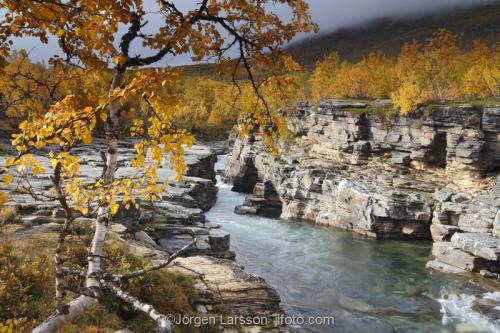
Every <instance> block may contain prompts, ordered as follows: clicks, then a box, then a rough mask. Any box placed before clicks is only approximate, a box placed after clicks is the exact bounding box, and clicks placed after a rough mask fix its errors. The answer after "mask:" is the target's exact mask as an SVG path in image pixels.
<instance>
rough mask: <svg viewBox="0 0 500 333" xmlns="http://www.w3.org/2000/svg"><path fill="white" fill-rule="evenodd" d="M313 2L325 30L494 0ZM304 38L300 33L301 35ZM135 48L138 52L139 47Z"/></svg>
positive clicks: (185, 6) (26, 44)
mask: <svg viewBox="0 0 500 333" xmlns="http://www.w3.org/2000/svg"><path fill="white" fill-rule="evenodd" d="M307 1H308V2H309V4H310V10H311V16H312V17H313V19H314V21H315V22H317V23H318V25H319V26H320V29H321V31H322V32H328V31H332V30H335V29H339V28H343V27H349V26H354V25H358V24H361V23H363V22H366V21H369V20H373V19H377V18H383V17H401V16H408V15H421V14H425V13H429V12H435V11H440V10H444V9H447V8H451V7H463V6H471V5H478V4H483V3H489V2H493V0H307ZM154 2H155V0H145V1H144V4H145V7H146V9H147V10H148V9H153V8H154ZM198 2H199V0H176V1H174V3H176V4H177V5H178V6H179V8H181V9H182V10H189V9H192V8H194V6H196V4H197V3H198ZM272 10H273V11H275V12H276V13H277V14H278V15H280V16H281V17H284V18H286V17H288V16H289V15H290V13H289V11H287V10H286V9H285V8H283V6H277V7H275V8H273V9H272ZM148 20H149V22H150V23H149V26H148V28H147V29H148V30H149V31H151V32H153V31H155V28H157V27H158V26H159V25H160V24H161V22H160V17H159V16H154V15H152V16H151V17H149V18H148ZM301 37H304V35H300V36H299V38H301ZM15 47H16V48H24V49H27V50H32V51H31V54H30V56H31V58H32V59H33V60H36V61H42V60H46V59H48V58H49V57H50V56H52V55H53V54H54V53H59V48H58V47H57V43H56V42H55V41H54V40H51V41H50V42H49V44H48V45H41V44H40V43H39V42H38V41H36V40H34V39H31V38H25V39H22V40H16V42H15ZM133 49H135V50H136V52H138V51H139V50H140V47H139V46H137V45H136V46H135V47H134V48H133ZM189 63H191V60H190V57H189V55H183V56H178V57H168V58H167V59H165V60H164V61H162V62H161V63H160V64H158V65H166V64H169V65H174V66H175V65H184V64H189Z"/></svg>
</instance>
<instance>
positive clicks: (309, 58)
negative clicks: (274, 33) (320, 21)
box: [289, 1, 500, 67]
mask: <svg viewBox="0 0 500 333" xmlns="http://www.w3.org/2000/svg"><path fill="white" fill-rule="evenodd" d="M441 28H445V29H447V30H449V31H451V32H453V33H456V34H462V35H463V42H464V43H469V44H470V42H471V41H472V40H474V39H476V38H480V39H481V40H483V41H485V42H486V43H492V42H494V41H496V40H498V36H499V35H500V1H497V2H496V3H493V4H490V5H487V6H480V7H477V8H474V9H460V10H454V11H451V12H446V13H436V14H433V15H428V16H421V17H418V18H415V17H414V18H410V17H407V18H400V19H385V20H377V21H373V22H371V23H367V24H366V25H364V26H361V27H353V28H347V29H343V30H340V31H333V32H328V31H323V32H320V34H319V35H317V36H315V37H313V38H310V39H307V40H302V41H299V42H296V43H294V44H293V45H291V46H290V47H289V51H290V52H291V53H292V54H293V55H294V57H295V59H296V60H298V61H299V62H300V63H301V64H303V65H306V66H308V67H312V66H313V65H314V63H315V62H316V61H317V60H320V59H322V58H323V57H324V56H325V55H327V54H329V53H331V52H333V51H335V52H337V53H338V54H339V55H340V56H341V57H342V58H347V59H348V60H359V59H361V58H362V57H364V56H366V55H368V53H370V52H372V51H375V50H381V51H383V52H384V53H386V54H387V55H395V54H397V53H398V52H399V50H400V48H401V47H402V46H403V44H404V43H406V42H411V41H412V40H413V39H416V40H417V41H420V42H421V41H423V40H425V39H427V38H429V37H430V36H431V35H432V34H433V33H434V32H436V30H438V29H441Z"/></svg>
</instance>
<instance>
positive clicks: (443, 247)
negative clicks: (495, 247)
mask: <svg viewBox="0 0 500 333" xmlns="http://www.w3.org/2000/svg"><path fill="white" fill-rule="evenodd" d="M432 254H433V255H434V256H435V257H436V259H437V260H439V261H441V262H443V263H445V264H448V265H451V266H454V267H457V268H460V269H463V270H465V271H469V272H479V271H480V270H482V269H489V266H490V262H489V261H488V260H485V259H483V258H478V257H475V256H473V255H471V254H469V253H467V252H464V251H462V250H459V249H456V248H454V247H453V245H451V243H450V242H436V243H434V244H433V246H432Z"/></svg>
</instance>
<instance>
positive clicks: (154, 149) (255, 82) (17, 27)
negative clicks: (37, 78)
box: [0, 0, 317, 332]
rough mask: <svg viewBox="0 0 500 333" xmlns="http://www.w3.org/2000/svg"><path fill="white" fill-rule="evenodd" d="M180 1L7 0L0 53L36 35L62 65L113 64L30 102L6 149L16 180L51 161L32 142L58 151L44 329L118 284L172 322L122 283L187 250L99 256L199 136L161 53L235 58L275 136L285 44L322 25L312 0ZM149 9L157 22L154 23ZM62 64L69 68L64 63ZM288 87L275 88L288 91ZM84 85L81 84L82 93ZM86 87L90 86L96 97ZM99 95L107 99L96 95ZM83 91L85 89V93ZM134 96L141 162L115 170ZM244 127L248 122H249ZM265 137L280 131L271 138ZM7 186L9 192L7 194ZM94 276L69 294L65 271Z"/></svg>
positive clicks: (286, 66)
mask: <svg viewBox="0 0 500 333" xmlns="http://www.w3.org/2000/svg"><path fill="white" fill-rule="evenodd" d="M180 2H181V1H165V0H155V1H148V2H144V3H143V1H142V0H120V1H103V0H85V1H83V0H39V1H38V0H37V1H32V0H2V1H1V2H0V8H2V10H3V12H4V16H3V19H2V20H1V21H0V54H1V55H2V56H3V57H4V58H6V57H8V55H9V52H10V51H11V48H12V42H13V39H14V38H25V37H31V38H36V39H38V40H39V41H41V42H42V43H47V42H48V41H49V39H55V40H57V43H58V45H59V48H60V50H61V53H60V54H62V55H53V56H52V57H51V58H50V60H49V63H50V64H51V65H52V66H61V65H64V66H66V68H71V69H77V70H78V71H79V73H80V74H81V75H82V76H87V75H88V76H92V75H96V73H100V72H108V71H110V72H111V73H112V75H111V79H110V81H109V82H108V87H107V88H106V89H103V90H104V91H100V92H96V91H95V90H94V89H91V88H92V87H90V86H91V85H92V83H91V80H87V81H85V82H86V84H88V85H89V87H88V88H89V89H82V91H81V92H79V94H76V93H70V94H67V95H65V96H62V97H61V98H59V99H58V100H56V101H54V103H53V104H52V105H50V107H49V108H48V110H44V111H43V112H35V111H33V112H31V110H29V112H28V115H27V120H25V121H23V122H22V123H21V124H20V125H19V133H18V134H16V135H15V136H14V140H13V144H14V146H15V148H16V150H17V152H18V154H17V155H16V156H12V157H11V158H9V159H7V161H6V164H5V166H4V168H3V170H2V173H3V181H4V182H9V181H11V180H12V176H11V174H10V173H12V172H13V170H16V171H17V172H21V173H25V174H26V173H28V174H39V173H43V172H45V171H46V170H44V168H43V167H42V166H41V165H40V163H39V161H38V160H37V159H36V157H35V155H33V152H35V151H40V150H41V149H44V150H45V151H48V156H49V157H50V161H51V170H50V173H51V179H52V185H53V186H52V189H51V190H50V191H49V196H50V199H53V200H57V201H58V202H59V204H60V206H61V207H62V209H63V210H64V213H65V222H64V227H63V230H62V231H61V233H60V235H59V239H58V243H57V249H56V254H55V258H54V262H55V265H56V281H55V284H56V295H55V311H54V315H53V316H51V317H50V318H47V320H46V321H45V322H43V323H42V324H41V325H40V326H38V327H37V328H36V329H35V330H34V331H35V332H54V331H56V330H57V329H58V328H59V327H61V326H62V325H63V324H64V323H66V322H68V321H71V320H73V319H74V318H75V317H76V316H77V315H78V314H80V313H81V312H82V311H83V310H84V309H85V308H86V307H87V306H89V305H90V304H92V303H93V302H95V300H96V299H99V297H101V295H102V293H103V290H107V291H110V292H112V293H114V294H115V295H116V296H117V297H118V298H120V299H121V300H123V301H124V302H128V303H130V304H131V305H132V306H133V307H134V308H135V309H136V310H139V311H144V312H145V313H147V314H148V315H149V316H150V317H151V318H152V319H153V320H155V321H156V322H157V324H158V330H159V331H162V332H168V331H170V322H169V321H168V320H167V318H166V317H165V315H164V314H162V313H160V312H159V311H157V310H156V309H154V308H153V307H152V306H151V305H149V304H146V303H143V302H142V301H141V300H140V299H137V298H135V297H133V296H132V295H130V294H129V293H127V291H126V290H122V289H121V288H120V282H121V281H123V279H130V278H136V277H138V276H140V275H142V274H147V273H148V272H150V271H151V270H156V269H161V268H163V267H166V266H167V265H168V264H169V263H170V262H171V260H173V259H174V258H175V257H176V256H177V255H180V254H181V253H176V254H174V255H172V256H171V257H170V259H169V260H167V261H165V262H162V263H160V264H158V265H156V266H154V267H153V268H150V269H144V270H140V271H137V272H131V273H130V274H127V275H123V276H117V275H112V274H109V273H107V272H106V271H104V269H103V266H102V265H101V258H102V257H103V255H104V253H103V251H104V242H105V239H106V235H107V233H108V227H109V224H110V221H111V220H112V218H113V215H114V214H115V213H116V212H117V211H118V209H119V207H120V206H124V207H125V208H129V207H131V206H137V205H138V202H139V199H144V200H147V201H155V200H156V199H157V198H158V195H159V193H161V191H163V189H164V188H165V184H164V183H163V182H162V181H161V180H159V179H158V176H157V173H156V171H157V169H158V168H159V166H160V163H161V162H162V160H163V159H164V158H168V159H170V160H171V162H172V165H173V166H174V169H175V171H176V172H177V174H178V176H179V177H180V176H181V175H182V171H183V169H184V159H183V153H184V148H185V147H186V146H189V145H191V144H192V143H193V140H194V138H193V136H192V135H191V134H189V133H188V132H187V131H185V130H183V129H181V128H176V127H175V126H173V125H172V122H171V119H172V116H173V113H174V110H176V109H179V104H180V103H181V102H180V100H179V98H178V97H177V96H176V95H175V93H173V91H175V89H174V88H175V85H176V83H177V82H178V79H179V77H180V75H181V72H180V71H179V70H177V69H175V68H172V67H169V66H168V65H167V66H162V68H158V67H157V68H153V67H152V66H158V65H159V64H160V65H161V64H163V63H159V62H160V61H161V60H164V59H166V58H167V57H168V59H172V58H175V57H178V56H181V55H190V56H191V58H192V59H193V60H194V61H201V60H212V61H215V62H218V63H222V64H224V65H225V68H230V69H229V70H230V73H231V76H232V79H233V82H234V84H235V86H236V87H237V88H238V87H239V86H240V82H241V81H242V80H247V81H248V82H249V84H250V85H251V87H252V89H253V94H254V98H253V102H252V103H248V104H249V105H251V107H249V108H247V109H246V110H245V112H246V113H247V114H248V115H249V116H248V117H246V119H247V120H246V122H245V124H246V128H254V124H257V125H259V126H260V128H261V132H262V134H263V135H264V136H265V137H267V138H270V137H272V136H273V135H274V134H275V133H274V132H275V126H273V125H272V124H273V122H274V121H275V120H276V116H274V115H273V114H272V110H271V109H270V108H269V105H268V104H267V102H266V98H265V96H264V94H263V93H262V89H264V88H265V89H267V90H268V91H269V89H270V87H272V86H276V87H280V89H281V88H282V86H283V85H285V84H288V83H289V80H288V79H284V78H283V74H285V73H286V72H287V71H289V70H295V69H297V64H296V63H295V62H294V61H293V60H292V59H291V58H290V57H289V56H287V55H286V54H285V53H284V52H283V51H282V46H283V45H284V44H285V43H287V42H289V41H291V40H292V38H293V37H294V36H295V35H296V34H297V33H298V32H307V31H310V30H315V29H317V28H316V26H315V25H314V24H313V23H312V22H311V19H310V16H309V14H308V5H307V3H306V2H305V1H304V0H256V1H251V0H242V1H234V0H200V1H198V2H197V3H195V4H193V6H192V8H190V9H188V10H186V9H183V8H184V6H182V7H181V6H179V3H180ZM275 6H280V7H283V8H285V9H287V10H288V11H289V14H290V15H286V16H289V20H287V21H285V20H283V19H281V18H280V17H279V16H278V15H276V14H275V13H274V11H273V10H274V8H275ZM150 20H154V21H155V22H156V23H158V22H160V24H154V25H153V24H151V23H150ZM61 75H63V74H61ZM280 89H276V93H279V91H280ZM80 94H81V95H80ZM86 94H87V96H86ZM95 94H97V95H98V96H97V98H96V96H95ZM82 95H83V96H82ZM127 100H140V101H141V105H142V107H141V110H140V112H141V113H142V116H141V117H138V118H137V119H134V120H133V124H132V126H131V127H130V131H129V133H127V135H130V136H133V137H137V138H139V141H138V142H137V143H136V144H135V149H136V156H135V158H134V159H133V161H132V166H133V167H135V168H136V170H137V173H136V174H134V175H133V176H128V177H117V175H116V170H117V159H118V138H119V135H123V133H120V130H121V128H122V126H121V125H123V124H122V122H123V114H124V105H125V104H126V102H127ZM99 124H102V127H104V128H105V141H106V151H105V152H104V154H103V155H104V162H105V163H104V167H103V170H102V175H101V176H100V177H97V178H96V179H95V181H93V182H91V183H89V182H84V181H82V180H81V177H80V175H81V174H80V161H79V157H78V156H77V155H76V154H75V153H73V151H74V149H75V148H77V147H80V146H82V145H89V144H91V143H92V141H93V138H94V130H95V128H96V126H98V125H99ZM243 130H244V128H243ZM267 141H269V142H271V139H268V140H267ZM5 200H6V198H5V196H3V197H2V201H5ZM81 216H85V217H93V216H96V219H95V227H94V230H95V231H94V234H93V240H92V246H91V249H90V251H89V257H88V267H87V271H86V272H84V271H80V270H75V269H69V268H68V267H66V266H65V262H64V260H63V258H62V257H61V256H60V253H61V250H62V249H63V247H64V246H68V245H67V244H66V243H65V242H66V238H67V235H68V231H69V230H70V228H71V226H72V224H73V223H74V221H75V219H77V218H78V217H81ZM74 275H77V276H83V277H85V285H84V286H82V288H80V289H79V290H78V294H79V296H78V297H76V298H75V299H73V300H71V301H70V302H69V303H66V302H65V298H64V296H65V292H64V284H65V282H64V281H65V278H66V277H67V276H74Z"/></svg>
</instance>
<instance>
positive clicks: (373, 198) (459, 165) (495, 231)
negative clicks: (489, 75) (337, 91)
mask: <svg viewBox="0 0 500 333" xmlns="http://www.w3.org/2000/svg"><path fill="white" fill-rule="evenodd" d="M389 108H390V101H374V102H371V103H364V102H362V103H360V102H352V101H337V100H326V101H322V102H320V103H319V104H318V105H317V106H313V107H310V106H308V105H306V104H303V105H299V106H297V108H296V109H295V111H294V112H293V114H292V115H290V116H289V119H288V127H289V132H290V134H289V135H288V138H287V140H284V141H283V142H282V143H281V147H280V148H281V151H280V154H279V155H278V156H273V155H271V154H269V153H268V152H266V149H265V147H264V146H263V143H262V142H261V141H260V140H259V139H258V138H254V137H250V138H249V139H248V140H245V141H236V142H235V145H234V148H233V151H232V152H231V153H230V154H229V155H228V156H227V158H226V161H225V162H226V163H225V165H226V169H225V175H226V178H227V179H228V180H229V181H231V182H232V183H233V186H234V187H233V190H235V191H240V192H246V193H249V195H248V196H247V199H246V200H245V202H244V203H243V204H242V205H241V206H239V207H237V208H236V212H237V213H240V214H261V215H266V216H269V215H281V216H282V217H284V218H288V219H298V220H306V221H311V222H315V223H320V224H325V225H330V226H335V227H340V228H342V229H346V230H352V231H353V232H355V233H357V234H359V235H362V236H365V237H370V238H376V239H384V238H398V239H433V240H434V241H435V243H434V249H433V254H434V255H435V257H436V259H435V260H434V261H431V262H429V264H428V267H430V268H437V269H441V270H445V271H449V272H455V273H457V272H481V274H482V275H483V276H487V277H492V278H495V279H496V278H497V277H498V275H497V274H498V273H499V272H500V270H499V269H500V266H499V259H500V257H499V254H500V238H499V236H500V232H499V230H500V213H499V208H500V190H499V189H500V186H499V185H498V184H497V175H498V173H499V171H500V154H499V152H500V106H499V105H483V106H476V105H471V104H456V105H437V106H433V107H427V108H423V109H422V110H421V111H420V112H418V113H414V114H410V115H408V116H406V117H399V116H394V117H386V116H385V113H384V112H381V111H384V110H388V109H389Z"/></svg>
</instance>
